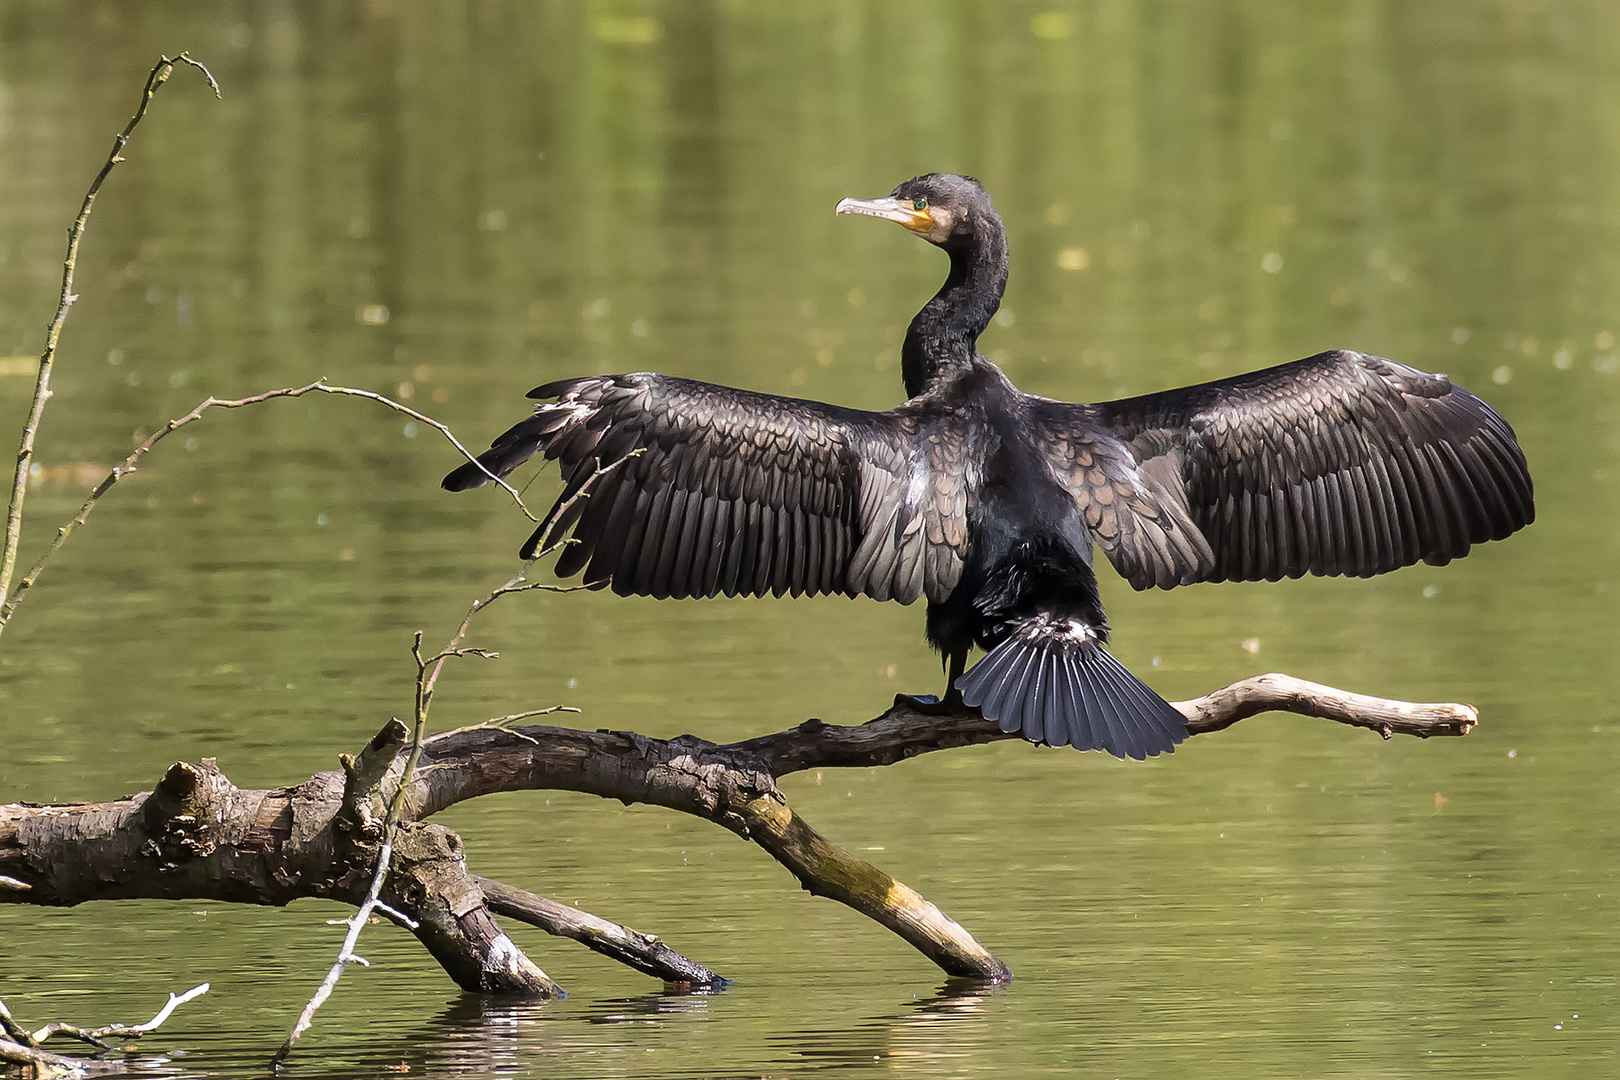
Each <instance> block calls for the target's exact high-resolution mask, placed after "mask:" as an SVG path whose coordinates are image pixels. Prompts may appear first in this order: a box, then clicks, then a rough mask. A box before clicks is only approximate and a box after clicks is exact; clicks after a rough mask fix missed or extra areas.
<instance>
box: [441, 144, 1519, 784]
mask: <svg viewBox="0 0 1620 1080" xmlns="http://www.w3.org/2000/svg"><path fill="white" fill-rule="evenodd" d="M838 211H839V212H840V213H858V214H868V215H872V216H876V217H882V218H885V219H888V220H893V221H897V222H899V223H901V224H903V225H905V226H906V227H907V228H909V229H911V230H912V231H913V232H916V233H917V234H918V235H920V236H922V237H924V238H925V239H927V240H929V241H930V242H931V243H933V244H935V245H937V246H939V247H941V248H943V249H944V250H945V251H946V252H947V253H948V254H949V256H950V260H951V268H950V275H949V277H948V278H947V279H946V282H945V284H944V286H942V287H941V289H940V290H939V292H938V294H936V295H935V296H934V298H933V299H931V300H930V301H929V302H928V303H927V305H925V306H924V307H923V309H922V310H921V311H920V312H919V313H918V314H917V316H916V318H915V319H914V320H913V321H912V324H911V327H910V329H909V331H908V332H907V335H906V339H905V342H904V345H903V346H902V350H901V367H902V374H903V376H904V379H905V386H906V392H907V394H908V400H907V401H905V402H904V403H902V404H901V405H899V406H897V407H895V408H894V409H891V410H889V411H887V412H865V411H861V410H856V409H846V408H841V407H839V406H836V405H827V404H823V403H820V402H814V401H802V400H797V399H793V398H785V397H776V396H772V395H767V394H758V393H753V392H750V391H746V390H736V389H732V388H729V387H722V386H714V385H711V384H708V383H701V382H693V381H690V380H687V379H678V378H673V377H670V376H666V375H656V374H651V373H645V372H642V373H635V374H628V375H604V376H590V377H585V378H576V379H564V380H561V381H558V382H553V383H547V384H546V385H544V386H541V387H538V388H537V389H535V390H534V391H532V392H531V393H530V395H529V396H530V397H534V398H540V399H542V404H540V405H538V406H536V408H535V411H534V414H533V415H532V416H530V417H528V418H527V419H525V420H523V421H521V422H520V423H518V424H517V425H516V426H514V427H513V428H512V429H511V430H509V431H507V432H506V433H505V434H503V435H502V436H501V437H500V438H499V439H497V440H496V441H495V443H494V445H493V446H492V447H491V448H490V449H489V450H488V451H487V452H486V453H484V454H483V455H481V456H480V458H479V464H473V463H469V464H466V465H463V466H462V467H461V468H459V469H456V470H455V471H454V472H452V473H450V475H449V476H447V477H445V480H444V486H445V487H446V488H449V489H450V490H462V489H464V488H469V487H476V486H478V485H480V484H482V483H485V482H487V481H488V479H489V478H490V474H491V473H493V474H494V475H497V476H504V475H506V474H507V473H509V472H510V471H511V470H513V469H515V468H516V467H517V466H519V465H521V464H522V463H523V462H524V461H526V460H527V459H528V458H529V457H530V456H532V455H533V454H534V453H535V452H536V451H542V452H543V453H544V454H545V456H546V457H547V458H548V459H552V460H556V461H558V462H559V463H560V465H561V468H562V474H563V479H564V490H563V493H562V495H561V496H559V498H558V501H557V503H556V505H555V506H554V507H553V508H552V511H551V513H550V514H549V515H548V516H547V519H546V520H545V522H543V523H542V525H541V526H540V528H539V529H537V530H536V531H535V533H534V535H532V536H531V537H530V538H529V540H528V542H527V543H526V544H525V545H524V546H523V549H522V552H521V554H522V555H523V557H525V558H528V557H531V556H533V555H534V554H535V553H536V552H537V551H538V550H540V549H541V548H542V546H543V545H544V544H546V543H547V542H548V541H550V540H552V539H556V538H561V537H563V536H565V535H570V534H571V539H572V540H573V543H571V544H569V545H568V546H567V547H565V548H564V549H563V551H562V553H561V555H560V556H559V558H558V561H557V573H558V574H559V575H560V576H563V577H568V576H571V575H574V574H578V573H581V572H583V574H584V580H585V582H586V583H587V584H591V585H609V586H611V587H612V588H613V589H614V591H615V592H618V593H620V594H621V595H628V594H640V595H648V596H655V597H686V596H715V595H719V594H722V593H724V594H725V595H727V596H736V595H756V596H757V595H763V594H765V593H771V594H774V595H777V596H781V595H784V594H791V595H793V596H798V595H800V594H810V595H814V594H818V593H844V594H847V595H850V596H856V595H861V594H865V595H867V596H870V597H872V598H874V599H877V600H898V601H900V602H901V603H907V604H909V603H911V602H913V601H915V600H917V599H919V598H924V597H926V598H927V600H928V637H929V640H930V641H931V642H932V643H933V644H934V645H935V647H936V648H938V649H939V650H940V651H941V652H942V653H943V654H944V655H945V656H946V657H947V659H948V662H949V667H950V670H949V675H948V678H947V699H946V704H947V705H949V704H954V701H953V699H954V698H956V697H958V696H959V697H960V698H961V700H964V701H966V702H967V703H968V704H970V705H975V706H977V707H979V708H980V709H981V710H982V711H983V713H984V715H985V716H986V717H987V718H989V719H992V720H995V721H996V722H998V723H999V724H1000V725H1001V727H1002V728H1003V729H1004V730H1006V731H1021V732H1022V733H1023V734H1024V735H1025V736H1026V737H1027V738H1029V739H1031V740H1032V741H1035V742H1045V743H1051V744H1054V745H1058V744H1069V745H1072V746H1075V747H1077V748H1080V749H1093V748H1096V749H1103V750H1107V751H1109V752H1111V753H1114V754H1118V755H1120V756H1128V757H1134V758H1142V757H1145V756H1148V755H1151V754H1157V753H1160V752H1163V751H1168V750H1171V749H1173V747H1174V745H1175V744H1176V743H1177V742H1179V741H1180V740H1181V739H1182V738H1183V737H1185V734H1186V725H1185V722H1184V721H1183V719H1182V717H1181V715H1180V714H1179V713H1177V712H1176V711H1175V710H1174V709H1172V708H1171V707H1170V706H1169V705H1167V704H1166V703H1165V702H1164V701H1163V700H1162V699H1161V698H1160V697H1159V696H1158V695H1156V694H1155V693H1153V691H1152V690H1150V689H1148V688H1147V687H1146V686H1145V685H1144V684H1142V683H1141V681H1140V680H1138V679H1136V678H1135V676H1133V675H1131V674H1130V673H1129V672H1128V671H1126V669H1125V668H1124V667H1123V666H1122V665H1120V664H1119V662H1118V661H1116V660H1115V659H1114V658H1113V657H1112V656H1110V655H1109V654H1108V653H1107V652H1106V650H1105V649H1104V648H1103V645H1104V644H1106V642H1107V641H1108V626H1107V623H1106V621H1105V619H1104V616H1103V611H1102V604H1101V601H1100V599H1099V596H1098V592H1097V582H1096V578H1095V576H1094V574H1093V571H1092V550H1093V546H1095V547H1097V548H1100V549H1101V550H1102V551H1103V553H1104V554H1105V555H1106V556H1107V557H1108V559H1109V561H1110V562H1112V563H1113V564H1114V566H1115V568H1116V569H1117V570H1118V571H1119V572H1120V573H1121V574H1122V575H1124V577H1125V578H1126V579H1127V580H1128V581H1129V582H1130V583H1131V584H1132V585H1133V586H1134V587H1136V588H1138V589H1145V588H1148V587H1150V586H1158V587H1159V588H1166V589H1167V588H1171V587H1173V586H1176V585H1185V584H1190V583H1192V582H1197V581H1254V580H1260V579H1265V580H1272V581H1275V580H1278V579H1279V578H1284V577H1299V576H1300V575H1302V574H1306V573H1311V574H1328V575H1353V576H1362V577H1365V576H1369V575H1372V574H1378V573H1383V572H1385V571H1388V570H1393V569H1396V568H1397V567H1401V566H1407V565H1410V564H1412V563H1415V562H1418V561H1419V560H1422V561H1426V562H1429V563H1432V564H1437V565H1438V564H1443V563H1446V562H1449V561H1450V560H1451V559H1454V558H1459V557H1461V556H1462V555H1465V554H1467V553H1468V550H1469V548H1470V547H1471V546H1472V545H1473V544H1476V543H1481V542H1483V541H1486V540H1499V539H1501V538H1503V537H1505V536H1507V535H1509V534H1510V533H1512V532H1514V531H1515V530H1517V529H1519V528H1522V527H1523V526H1525V525H1526V524H1528V523H1529V522H1530V521H1531V520H1532V519H1533V518H1534V516H1535V509H1534V501H1533V493H1532V486H1531V481H1530V475H1529V472H1528V471H1527V469H1526V466H1525V461H1524V455H1523V454H1522V453H1521V452H1520V450H1519V446H1518V443H1517V441H1516V440H1515V438H1514V434H1513V430H1512V429H1511V428H1510V427H1509V426H1508V425H1507V422H1506V421H1504V420H1503V419H1502V418H1501V417H1500V416H1498V415H1497V414H1496V413H1495V412H1494V411H1492V410H1491V408H1490V407H1489V406H1488V405H1486V404H1485V403H1484V402H1482V401H1481V400H1479V399H1478V398H1477V397H1475V396H1473V395H1472V394H1470V393H1468V392H1467V391H1466V390H1463V389H1461V388H1460V387H1457V386H1455V385H1453V384H1452V383H1451V382H1450V380H1448V379H1447V378H1446V377H1445V376H1444V375H1430V374H1427V373H1425V372H1421V371H1417V370H1415V369H1413V368H1409V367H1405V366H1403V365H1401V364H1397V363H1394V362H1393V361H1390V360H1385V359H1382V358H1380V357H1376V356H1367V355H1364V354H1361V353H1356V352H1348V351H1335V352H1326V353H1321V354H1319V355H1317V356H1313V357H1310V358H1308V359H1305V360H1298V361H1295V362H1294V363H1291V364H1283V365H1281V366H1279V367H1274V368H1269V369H1266V370H1264V371H1257V372H1253V373H1251V374H1247V375H1241V376H1238V377H1236V378H1232V379H1223V380H1219V381H1216V382H1210V383H1204V384H1202V385H1199V386H1191V387H1185V388H1182V389H1178V390H1169V391H1164V392H1161V393H1156V394H1147V395H1144V396H1142V397H1136V398H1129V399H1125V400H1122V401H1111V402H1104V403H1100V404H1069V403H1066V402H1061V401H1053V400H1050V399H1047V398H1040V397H1035V396H1033V395H1029V394H1025V393H1022V392H1021V391H1019V390H1018V389H1017V388H1016V387H1015V386H1013V385H1012V383H1011V382H1010V381H1008V379H1007V378H1006V376H1005V375H1003V374H1002V373H1001V371H1000V370H999V369H998V368H997V367H996V366H995V365H994V364H992V363H991V362H990V361H989V360H987V359H985V358H984V357H983V356H981V355H979V353H978V351H977V348H976V344H975V343H976V341H977V339H978V337H979V335H980V333H982V332H983V330H984V328H985V327H986V326H987V325H988V324H989V321H990V319H991V317H992V316H993V315H994V314H995V312H996V309H997V307H998V306H999V304H1000V301H1001V295H1002V290H1003V289H1004V288H1005V285H1006V280H1007V249H1006V240H1005V233H1004V231H1003V228H1002V224H1001V220H1000V218H999V217H998V216H997V215H996V212H995V209H994V207H993V206H992V204H991V201H990V197H989V195H988V194H987V193H986V192H985V191H984V189H983V188H982V187H981V186H980V185H979V184H978V182H977V181H975V180H973V179H971V178H968V177H960V176H947V175H939V174H930V175H927V176H920V177H917V178H916V179H914V180H908V181H907V182H906V183H904V184H901V185H900V186H899V187H898V188H896V189H895V190H894V192H893V194H892V195H890V196H889V197H888V198H886V199H875V200H852V199H846V200H844V201H843V202H842V203H840V204H839V206H838ZM486 470H487V471H486ZM974 645H978V646H980V647H982V648H984V649H986V650H987V653H988V655H987V656H986V657H985V658H984V659H983V660H981V661H980V662H979V663H978V664H977V665H975V666H974V667H973V668H972V669H971V670H968V671H967V672H966V673H965V674H964V672H963V668H964V666H965V663H966V658H967V654H968V651H969V649H970V648H971V647H972V646H974Z"/></svg>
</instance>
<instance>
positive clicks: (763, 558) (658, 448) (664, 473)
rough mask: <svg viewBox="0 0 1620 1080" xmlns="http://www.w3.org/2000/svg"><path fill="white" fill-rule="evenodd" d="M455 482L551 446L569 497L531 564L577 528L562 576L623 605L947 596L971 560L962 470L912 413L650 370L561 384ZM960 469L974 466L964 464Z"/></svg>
mask: <svg viewBox="0 0 1620 1080" xmlns="http://www.w3.org/2000/svg"><path fill="white" fill-rule="evenodd" d="M529 396H530V397H539V398H556V399H557V400H556V401H555V402H548V403H546V404H542V405H539V406H536V408H535V413H534V415H533V416H531V417H529V418H528V419H526V420H524V421H522V422H521V423H519V424H517V425H516V426H514V427H513V428H512V429H511V430H510V431H508V432H506V433H505V434H504V435H502V436H501V437H500V438H499V439H497V440H496V441H495V443H494V445H493V446H492V447H491V448H490V449H489V450H488V451H486V452H485V453H484V454H482V455H480V458H479V460H480V461H481V462H482V463H483V466H482V467H481V466H479V465H474V464H471V463H469V464H467V465H464V466H462V467H461V468H459V469H457V470H455V471H454V472H452V473H451V474H450V475H449V476H447V477H445V481H444V486H445V487H446V488H449V489H450V490H452V491H456V490H461V489H463V488H467V487H475V486H477V485H478V484H481V483H484V482H486V481H487V480H488V479H489V475H488V473H486V472H485V468H487V469H488V470H489V472H493V473H494V474H496V475H498V476H504V475H506V474H507V473H509V472H510V471H512V470H513V469H515V468H516V467H517V466H518V465H520V464H522V463H523V462H524V461H526V460H527V459H528V458H529V457H530V456H531V455H533V454H534V453H535V452H536V451H537V450H538V451H541V452H543V453H544V454H545V456H546V457H547V458H549V459H553V460H556V461H557V462H558V463H559V465H560V467H561V470H562V476H563V481H564V488H563V492H562V494H561V495H560V496H559V497H558V500H557V502H556V504H555V505H553V507H552V508H551V511H550V513H548V514H547V515H546V520H545V521H544V522H543V523H542V524H541V526H540V528H539V529H537V530H536V531H535V533H534V535H533V536H531V537H530V538H529V541H528V543H527V544H525V545H524V547H523V550H522V553H521V554H522V555H523V557H524V558H528V557H530V556H532V555H533V554H534V553H535V552H536V551H537V550H540V549H541V548H542V547H543V546H545V545H548V544H551V543H553V542H555V541H556V540H557V539H560V538H562V537H563V536H565V535H567V534H568V533H569V531H570V530H572V535H571V536H569V538H568V543H567V545H566V546H565V548H564V550H563V552H562V554H561V556H560V557H559V558H558V560H557V574H558V575H559V576H561V577H569V576H572V575H573V574H575V573H578V572H579V571H581V570H584V572H585V576H584V581H585V583H586V584H588V585H605V584H610V585H611V586H612V588H613V590H614V591H615V592H617V593H619V594H620V595H631V594H636V595H643V596H654V597H685V596H715V595H717V594H720V593H724V594H726V595H727V596H735V595H738V594H742V595H751V596H759V595H764V594H766V593H773V594H775V595H777V596H780V595H782V594H783V593H792V594H793V595H795V596H797V595H799V594H800V593H809V594H812V595H813V594H816V593H846V594H848V595H851V596H854V595H858V594H861V593H865V594H866V595H868V596H872V597H874V598H875V599H879V600H889V599H894V600H899V601H901V602H902V603H910V602H911V601H913V600H916V599H917V598H918V597H919V596H923V595H926V596H928V597H929V598H931V599H938V600H943V599H944V598H945V597H946V596H948V595H949V593H950V590H951V589H952V588H953V587H954V586H955V584H956V580H957V578H958V577H959V576H960V574H961V567H962V559H963V556H964V555H965V553H966V549H967V525H966V521H967V491H966V488H965V486H964V484H963V482H962V473H961V470H960V469H959V468H939V467H938V466H940V465H942V464H946V463H944V462H938V461H934V460H933V459H934V458H937V457H939V456H940V455H941V454H942V453H943V451H941V450H940V449H939V447H937V446H935V444H934V443H933V442H932V441H930V440H928V439H927V438H926V437H923V438H919V437H918V433H919V431H920V430H922V427H923V425H922V422H921V421H920V420H919V418H918V417H917V416H915V415H912V414H909V413H906V412H905V411H904V410H903V409H902V410H896V411H893V412H885V413H873V412H863V411H860V410H856V409H844V408H840V407H838V406H833V405H824V404H821V403H819V402H813V401H801V400H798V399H793V398H783V397H774V396H771V395H768V394H757V393H752V392H750V391H745V390H734V389H731V388H729V387H720V386H714V385H711V384H708V383H701V382H693V381H691V380H688V379H677V378H673V377H670V376H665V375H655V374H649V373H636V374H630V375H610V376H593V377H589V378H580V379H567V380H564V381H561V382H555V383H549V384H547V385H545V386H542V387H539V388H537V389H536V390H534V391H532V392H531V393H530V395H529ZM955 464H958V465H959V464H960V463H955Z"/></svg>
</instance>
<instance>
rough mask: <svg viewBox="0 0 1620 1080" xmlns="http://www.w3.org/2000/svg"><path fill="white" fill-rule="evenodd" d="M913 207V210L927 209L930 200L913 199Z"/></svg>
mask: <svg viewBox="0 0 1620 1080" xmlns="http://www.w3.org/2000/svg"><path fill="white" fill-rule="evenodd" d="M911 208H912V209H913V210H926V209H928V200H927V199H924V198H916V199H912V200H911Z"/></svg>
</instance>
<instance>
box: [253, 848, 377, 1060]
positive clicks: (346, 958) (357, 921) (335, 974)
mask: <svg viewBox="0 0 1620 1080" xmlns="http://www.w3.org/2000/svg"><path fill="white" fill-rule="evenodd" d="M393 856H394V849H393V844H391V843H390V842H389V841H388V840H386V839H385V840H384V841H383V844H382V850H381V851H379V852H378V853H377V870H376V872H375V873H373V874H372V875H371V888H370V889H368V890H367V892H366V899H365V900H364V901H363V902H362V903H361V904H360V907H359V909H358V910H357V911H355V913H354V917H353V918H351V919H349V920H348V923H349V932H348V933H347V934H345V935H344V936H343V946H342V948H340V949H339V950H338V957H337V960H336V961H335V962H334V963H333V964H332V968H331V970H330V971H328V972H327V973H326V978H324V979H322V980H321V985H320V986H319V987H317V988H316V990H315V996H314V997H312V998H310V999H309V1002H308V1003H307V1004H306V1005H305V1006H304V1011H303V1012H301V1013H299V1014H298V1022H297V1023H295V1024H294V1025H293V1029H292V1032H291V1033H290V1034H288V1036H287V1040H286V1041H285V1042H283V1043H282V1044H281V1049H279V1050H277V1051H276V1053H275V1056H274V1057H272V1058H271V1059H270V1068H271V1070H272V1071H275V1072H279V1071H280V1070H281V1066H282V1064H283V1063H284V1062H285V1061H286V1060H287V1055H288V1054H291V1053H292V1051H293V1046H294V1045H295V1044H297V1042H298V1040H299V1039H301V1038H302V1037H303V1035H304V1032H306V1031H308V1030H309V1028H310V1025H311V1024H313V1023H314V1022H315V1013H316V1010H318V1009H319V1008H320V1007H321V1006H322V1005H324V1004H326V999H327V998H329V997H331V996H332V990H333V989H334V988H335V987H336V986H337V981H338V979H339V977H341V976H342V974H343V969H344V968H346V967H348V966H349V965H350V964H360V965H362V966H365V967H369V966H370V964H368V963H367V962H366V960H365V959H364V958H363V957H361V956H359V955H357V954H356V953H355V951H354V947H355V945H356V944H357V943H358V942H359V941H360V931H361V930H363V929H364V928H365V925H366V922H367V921H368V920H369V919H370V918H371V912H372V909H373V908H375V907H376V906H377V903H378V901H377V897H378V895H379V894H380V893H381V892H382V887H383V879H384V878H386V877H387V876H388V864H389V862H390V860H392V859H393ZM390 910H392V909H390Z"/></svg>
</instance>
